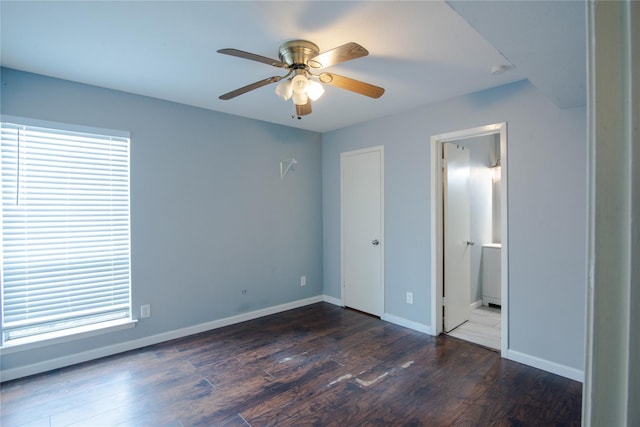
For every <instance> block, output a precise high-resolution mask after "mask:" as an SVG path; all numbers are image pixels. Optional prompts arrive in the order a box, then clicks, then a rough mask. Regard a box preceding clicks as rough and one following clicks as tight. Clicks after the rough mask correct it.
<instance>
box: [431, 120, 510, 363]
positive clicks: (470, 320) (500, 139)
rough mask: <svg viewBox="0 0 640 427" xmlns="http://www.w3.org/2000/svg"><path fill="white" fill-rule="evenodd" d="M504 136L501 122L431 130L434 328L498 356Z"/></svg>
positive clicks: (504, 291)
mask: <svg viewBox="0 0 640 427" xmlns="http://www.w3.org/2000/svg"><path fill="white" fill-rule="evenodd" d="M506 142H507V141H506V123H498V124H494V125H488V126H482V127H478V128H473V129H467V130H463V131H458V132H451V133H447V134H442V135H436V136H433V137H432V138H431V155H432V160H431V168H432V174H431V180H432V181H431V206H432V209H431V214H432V221H431V231H432V236H433V237H434V238H433V240H432V254H433V256H432V262H431V267H432V325H433V331H434V333H435V334H436V335H437V334H440V333H442V332H448V333H450V334H452V335H454V336H457V335H461V336H460V338H463V339H468V340H470V341H473V342H476V343H479V344H482V345H485V346H487V347H492V348H496V349H499V350H500V351H501V353H502V355H503V356H505V355H506V350H507V348H508V342H507V338H508V273H507V272H508V263H507V261H508V256H507V255H508V248H507V243H508V239H507V230H508V227H507V220H508V217H507V213H506V210H507V208H506V207H507V194H506V193H507V192H506V188H507V177H506V148H507V147H506ZM465 204H466V206H465ZM461 233H462V234H461ZM463 234H464V236H463ZM460 325H462V326H460ZM483 334H485V335H486V336H484V337H482V336H480V337H479V335H483ZM465 336H466V337H465Z"/></svg>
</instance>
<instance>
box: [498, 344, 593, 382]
mask: <svg viewBox="0 0 640 427" xmlns="http://www.w3.org/2000/svg"><path fill="white" fill-rule="evenodd" d="M507 359H509V360H513V361H515V362H519V363H522V364H524V365H528V366H533V367H534V368H538V369H542V370H543V371H547V372H551V373H552V374H556V375H560V376H561V377H565V378H569V379H571V380H574V381H579V382H581V383H583V382H584V371H582V370H580V369H576V368H571V367H569V366H565V365H561V364H559V363H555V362H550V361H548V360H545V359H540V358H539V357H535V356H531V355H528V354H524V353H520V352H519V351H514V350H507Z"/></svg>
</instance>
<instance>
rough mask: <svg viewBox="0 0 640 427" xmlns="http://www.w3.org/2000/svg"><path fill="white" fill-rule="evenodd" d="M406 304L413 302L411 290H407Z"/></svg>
mask: <svg viewBox="0 0 640 427" xmlns="http://www.w3.org/2000/svg"><path fill="white" fill-rule="evenodd" d="M407 304H413V292H407Z"/></svg>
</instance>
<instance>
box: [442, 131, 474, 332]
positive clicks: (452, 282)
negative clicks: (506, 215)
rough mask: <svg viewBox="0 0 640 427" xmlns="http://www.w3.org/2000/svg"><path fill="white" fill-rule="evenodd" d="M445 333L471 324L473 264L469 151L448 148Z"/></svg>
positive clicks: (451, 144) (445, 192)
mask: <svg viewBox="0 0 640 427" xmlns="http://www.w3.org/2000/svg"><path fill="white" fill-rule="evenodd" d="M443 149H444V159H445V162H444V165H445V166H444V188H443V196H444V300H445V303H444V330H445V332H449V331H451V330H452V329H454V328H456V327H458V326H460V325H461V324H462V323H464V322H466V321H467V320H469V314H470V313H471V290H470V275H471V260H470V252H471V251H470V248H469V245H470V244H472V243H471V242H470V241H469V240H470V216H469V215H470V213H469V212H470V211H469V197H470V195H469V150H468V149H465V148H464V147H462V146H458V145H456V144H454V143H449V142H447V143H445V144H444V148H443Z"/></svg>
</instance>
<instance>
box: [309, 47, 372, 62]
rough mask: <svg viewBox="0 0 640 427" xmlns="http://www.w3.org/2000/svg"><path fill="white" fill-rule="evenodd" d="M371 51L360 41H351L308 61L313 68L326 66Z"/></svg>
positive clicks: (358, 56)
mask: <svg viewBox="0 0 640 427" xmlns="http://www.w3.org/2000/svg"><path fill="white" fill-rule="evenodd" d="M368 54H369V51H367V49H365V48H364V47H362V46H360V45H359V44H358V43H354V42H350V43H347V44H343V45H342V46H338V47H336V48H334V49H331V50H328V51H326V52H324V53H321V54H320V55H317V56H314V57H313V58H311V59H310V60H309V61H308V62H307V63H308V65H309V67H311V68H324V67H330V66H331V65H335V64H339V63H341V62H345V61H350V60H352V59H356V58H361V57H363V56H367V55H368Z"/></svg>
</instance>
